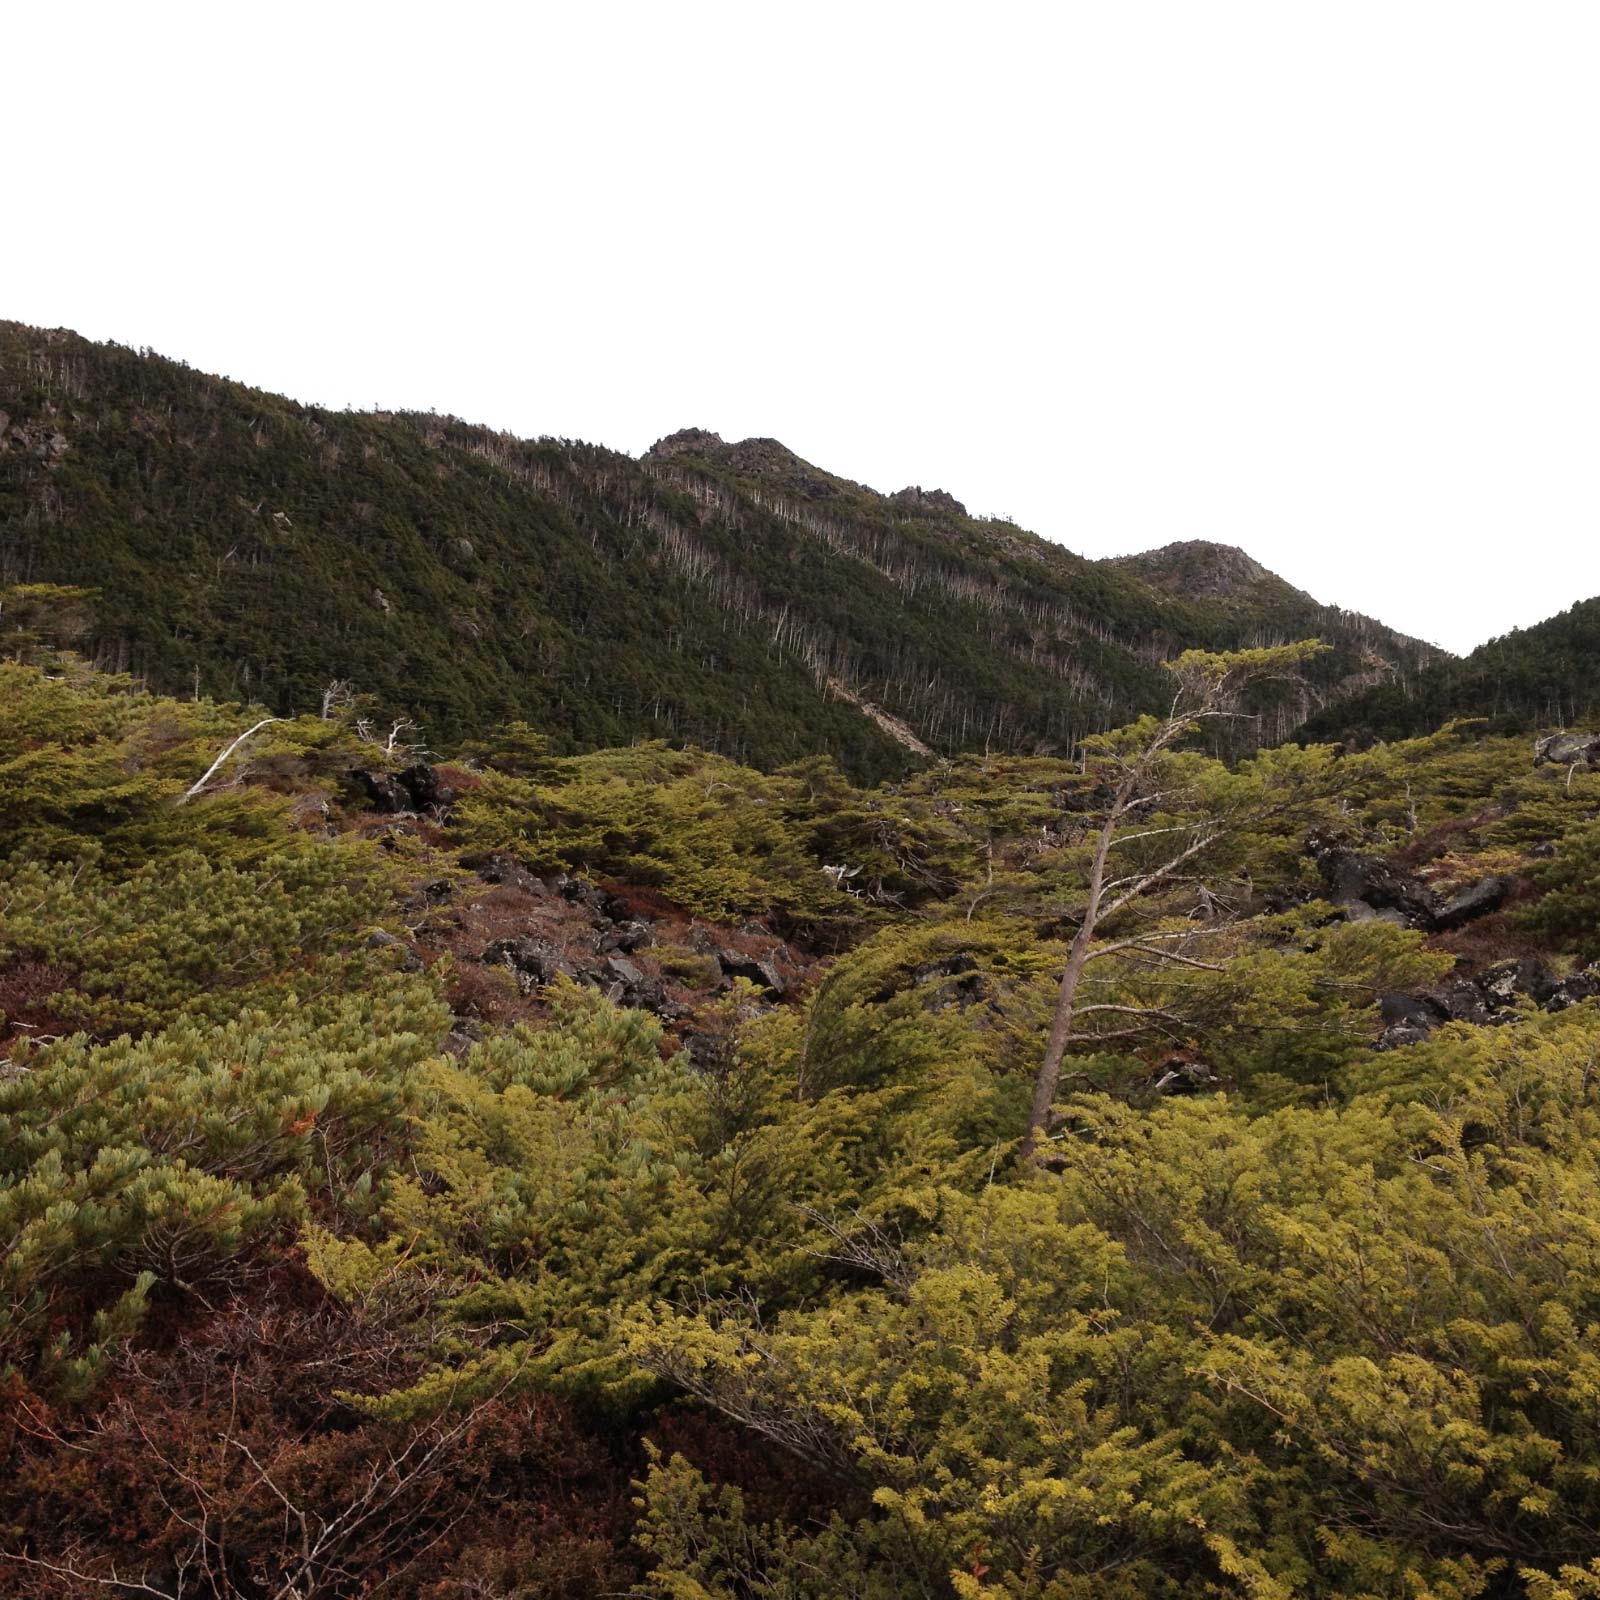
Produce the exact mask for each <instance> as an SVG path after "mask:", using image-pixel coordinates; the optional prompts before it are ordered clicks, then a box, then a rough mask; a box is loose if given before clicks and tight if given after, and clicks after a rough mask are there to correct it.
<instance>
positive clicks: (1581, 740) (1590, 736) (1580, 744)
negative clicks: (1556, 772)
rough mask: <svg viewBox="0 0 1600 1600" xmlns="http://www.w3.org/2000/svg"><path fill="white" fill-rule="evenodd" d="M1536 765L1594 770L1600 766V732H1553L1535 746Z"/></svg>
mask: <svg viewBox="0 0 1600 1600" xmlns="http://www.w3.org/2000/svg"><path fill="white" fill-rule="evenodd" d="M1533 764H1534V766H1536V767H1550V766H1555V767H1577V768H1579V769H1580V770H1581V771H1584V772H1592V771H1593V770H1594V769H1595V768H1596V767H1600V733H1551V734H1547V735H1546V736H1545V737H1544V738H1543V739H1540V740H1539V741H1538V743H1536V744H1535V745H1534V747H1533Z"/></svg>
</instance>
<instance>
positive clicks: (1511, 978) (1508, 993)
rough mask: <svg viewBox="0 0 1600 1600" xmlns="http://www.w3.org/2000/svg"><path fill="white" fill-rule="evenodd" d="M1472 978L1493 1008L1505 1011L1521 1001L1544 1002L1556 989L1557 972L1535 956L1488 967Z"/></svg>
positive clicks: (1486, 1002)
mask: <svg viewBox="0 0 1600 1600" xmlns="http://www.w3.org/2000/svg"><path fill="white" fill-rule="evenodd" d="M1472 981H1473V983H1475V984H1476V985H1477V988H1478V992H1479V994H1481V995H1482V996H1483V999H1484V1004H1485V1005H1487V1006H1488V1007H1489V1009H1490V1010H1491V1011H1503V1010H1505V1009H1507V1008H1508V1007H1510V1006H1514V1005H1515V1004H1516V1003H1517V1001H1518V1000H1531V1001H1533V1003H1534V1004H1535V1005H1543V1004H1544V1003H1545V1001H1546V1000H1548V999H1549V998H1550V997H1551V995H1553V994H1554V993H1555V990H1556V978H1555V974H1554V973H1553V972H1551V970H1550V969H1549V967H1547V966H1546V965H1545V964H1544V962H1542V961H1540V960H1539V959H1538V958H1537V957H1536V956H1526V957H1524V958H1523V959H1522V960H1521V961H1501V962H1498V963H1497V964H1496V965H1494V966H1492V967H1485V968H1484V969H1483V971H1482V972H1480V973H1479V974H1478V975H1477V976H1476V977H1475V978H1474V979H1473V980H1472Z"/></svg>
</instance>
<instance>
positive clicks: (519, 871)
mask: <svg viewBox="0 0 1600 1600" xmlns="http://www.w3.org/2000/svg"><path fill="white" fill-rule="evenodd" d="M465 864H466V865H470V866H471V867H472V869H473V870H474V871H475V872H476V873H477V874H478V876H479V877H480V878H481V879H482V880H483V881H484V882H485V883H493V884H500V885H504V886H505V887H506V888H508V889H521V890H522V891H523V892H524V893H525V894H548V893H549V890H547V889H546V888H545V886H544V884H542V883H541V882H540V881H539V880H538V879H537V878H536V877H534V875H533V874H532V873H531V872H529V871H528V869H527V868H526V867H525V866H523V865H522V863H521V862H520V861H518V860H517V859H516V858H515V857H514V856H508V855H499V854H496V855H492V856H485V857H484V858H483V859H482V860H481V861H469V862H467V863H465Z"/></svg>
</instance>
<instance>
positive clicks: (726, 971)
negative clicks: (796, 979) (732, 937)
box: [716, 946, 788, 999]
mask: <svg viewBox="0 0 1600 1600" xmlns="http://www.w3.org/2000/svg"><path fill="white" fill-rule="evenodd" d="M716 957H717V965H718V966H720V967H721V968H722V974H723V976H724V977H725V978H728V979H733V978H744V979H746V980H747V981H748V982H750V983H753V984H754V985H755V986H756V987H757V988H758V989H760V990H762V991H763V992H765V993H767V994H770V995H772V996H774V997H775V998H777V999H782V997H783V992H784V990H785V989H786V988H787V987H788V985H787V984H785V983H784V981H783V975H782V974H781V973H780V972H779V971H778V969H777V967H776V966H775V965H774V963H773V961H772V958H771V957H770V956H747V955H741V954H740V952H739V951H737V950H730V949H728V948H727V947H726V946H723V947H721V948H720V949H718V950H717V952H716Z"/></svg>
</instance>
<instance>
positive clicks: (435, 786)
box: [400, 761, 456, 811]
mask: <svg viewBox="0 0 1600 1600" xmlns="http://www.w3.org/2000/svg"><path fill="white" fill-rule="evenodd" d="M400 782H401V783H402V784H403V785H404V786H405V788H406V790H407V792H408V793H409V794H410V795H411V799H412V801H413V803H414V805H415V808H416V809H417V810H418V811H426V810H429V809H430V808H431V807H433V806H447V805H449V804H450V802H451V801H453V800H454V799H455V797H456V792H455V790H454V789H452V788H451V787H450V785H449V784H448V783H446V782H445V781H444V779H443V778H441V777H440V776H439V769H438V768H437V767H430V766H429V765H428V763H427V762H426V761H418V762H417V763H415V765H413V766H409V767H407V768H406V769H405V771H404V772H402V773H401V774H400Z"/></svg>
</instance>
